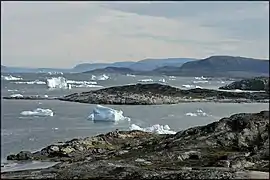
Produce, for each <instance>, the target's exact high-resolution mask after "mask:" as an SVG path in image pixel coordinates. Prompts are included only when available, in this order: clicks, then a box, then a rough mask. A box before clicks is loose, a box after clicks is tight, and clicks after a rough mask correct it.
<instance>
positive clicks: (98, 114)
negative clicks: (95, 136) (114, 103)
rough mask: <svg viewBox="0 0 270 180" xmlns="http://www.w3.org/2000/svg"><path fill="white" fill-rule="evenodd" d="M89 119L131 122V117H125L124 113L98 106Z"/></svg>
mask: <svg viewBox="0 0 270 180" xmlns="http://www.w3.org/2000/svg"><path fill="white" fill-rule="evenodd" d="M88 119H90V120H92V121H110V122H117V121H121V120H127V121H130V118H129V117H125V116H124V115H123V111H121V110H115V109H112V108H109V107H105V106H101V105H97V106H96V108H95V109H94V110H93V112H92V114H90V115H89V117H88Z"/></svg>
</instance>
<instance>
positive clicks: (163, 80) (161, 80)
mask: <svg viewBox="0 0 270 180" xmlns="http://www.w3.org/2000/svg"><path fill="white" fill-rule="evenodd" d="M158 81H159V82H162V83H165V82H166V80H165V79H164V78H163V79H160V80H158Z"/></svg>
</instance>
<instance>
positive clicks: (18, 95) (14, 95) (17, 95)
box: [10, 94, 23, 97]
mask: <svg viewBox="0 0 270 180" xmlns="http://www.w3.org/2000/svg"><path fill="white" fill-rule="evenodd" d="M10 97H23V95H21V94H12V95H10Z"/></svg>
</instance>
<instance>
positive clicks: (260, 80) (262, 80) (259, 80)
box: [219, 77, 269, 92]
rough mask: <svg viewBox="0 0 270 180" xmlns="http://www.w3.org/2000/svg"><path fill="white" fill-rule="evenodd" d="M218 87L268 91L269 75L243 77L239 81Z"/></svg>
mask: <svg viewBox="0 0 270 180" xmlns="http://www.w3.org/2000/svg"><path fill="white" fill-rule="evenodd" d="M219 89H225V90H234V89H240V90H249V91H266V92H269V77H256V78H251V79H243V80H240V81H235V82H232V83H231V84H228V85H226V86H222V87H220V88H219Z"/></svg>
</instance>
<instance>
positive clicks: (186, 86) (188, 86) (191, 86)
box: [182, 84, 202, 89]
mask: <svg viewBox="0 0 270 180" xmlns="http://www.w3.org/2000/svg"><path fill="white" fill-rule="evenodd" d="M182 87H184V88H190V89H192V88H200V89H202V87H201V86H194V85H189V84H184V85H182Z"/></svg>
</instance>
